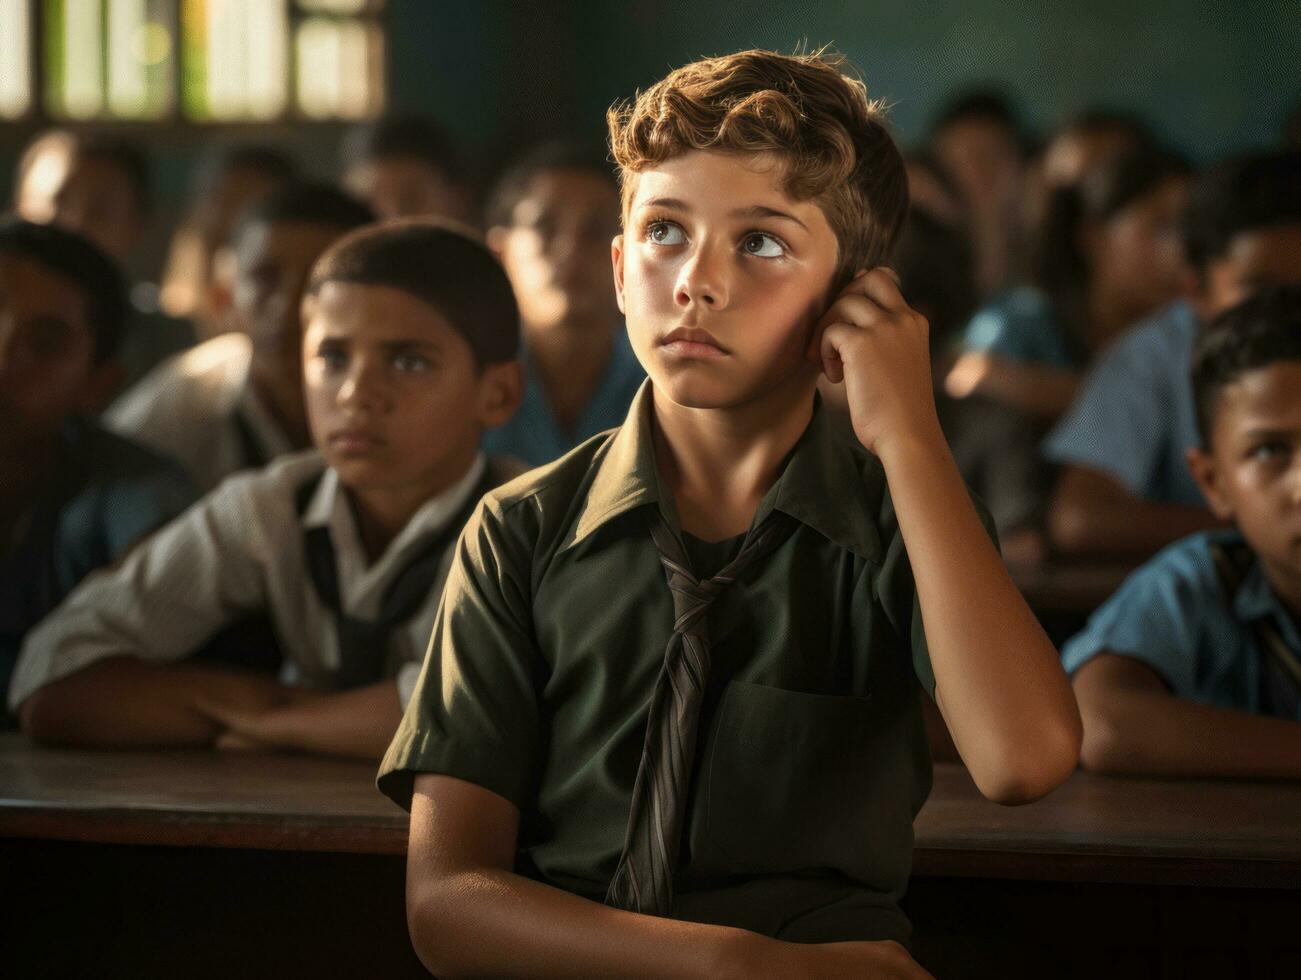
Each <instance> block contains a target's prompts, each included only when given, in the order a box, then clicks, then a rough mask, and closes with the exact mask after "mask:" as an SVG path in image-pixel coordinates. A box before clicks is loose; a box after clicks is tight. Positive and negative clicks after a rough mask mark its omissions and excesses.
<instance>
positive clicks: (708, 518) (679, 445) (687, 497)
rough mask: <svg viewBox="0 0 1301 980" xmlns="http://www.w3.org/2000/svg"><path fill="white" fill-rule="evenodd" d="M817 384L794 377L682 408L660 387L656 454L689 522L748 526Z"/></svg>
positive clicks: (694, 531)
mask: <svg viewBox="0 0 1301 980" xmlns="http://www.w3.org/2000/svg"><path fill="white" fill-rule="evenodd" d="M813 390H814V385H813V383H812V382H811V381H810V382H808V383H800V384H787V385H783V386H780V387H778V388H777V389H776V390H774V391H772V392H770V393H769V394H768V395H766V396H765V397H764V398H762V399H757V400H755V401H752V402H747V403H746V404H744V405H740V406H737V407H735V408H728V409H692V408H683V407H682V406H680V405H676V404H674V403H673V402H671V401H669V399H668V398H666V397H664V396H662V395H660V394H659V393H658V392H654V394H653V398H654V402H653V406H654V422H655V424H654V439H655V459H656V465H657V467H658V469H659V474H660V479H661V481H662V482H663V484H664V487H665V488H666V489H667V490H668V491H669V492H670V493H672V494H673V500H674V504H675V505H676V507H677V512H678V519H679V520H680V521H681V524H682V530H684V531H686V532H687V533H688V534H691V535H693V536H694V537H697V538H700V539H702V540H704V541H721V540H723V539H725V538H731V537H736V536H737V535H740V534H744V533H745V532H746V531H747V530H748V529H749V527H750V524H751V522H752V521H753V520H754V515H755V511H757V510H758V508H759V504H760V502H761V501H762V500H763V497H764V494H766V493H767V492H768V491H769V489H771V488H772V485H773V484H774V483H775V482H776V481H777V478H778V477H779V476H780V475H781V466H782V463H783V461H784V460H785V459H786V457H787V456H788V455H789V454H790V451H791V450H792V449H793V448H794V447H795V443H796V442H798V441H799V438H800V436H801V435H803V433H804V430H805V429H807V428H808V425H809V420H810V419H811V418H812V416H813Z"/></svg>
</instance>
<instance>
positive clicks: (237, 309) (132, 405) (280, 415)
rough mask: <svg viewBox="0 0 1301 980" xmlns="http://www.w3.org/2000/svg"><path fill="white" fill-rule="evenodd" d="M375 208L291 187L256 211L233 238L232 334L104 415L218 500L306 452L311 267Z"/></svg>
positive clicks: (339, 194) (171, 366) (165, 369)
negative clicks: (238, 475) (305, 306)
mask: <svg viewBox="0 0 1301 980" xmlns="http://www.w3.org/2000/svg"><path fill="white" fill-rule="evenodd" d="M371 220H373V215H372V213H371V211H370V209H369V208H368V207H366V205H364V204H363V203H361V202H360V201H358V200H357V199H355V198H353V197H352V196H350V195H348V194H345V193H344V192H343V191H341V190H338V189H337V188H335V187H332V186H330V185H328V184H288V185H286V186H284V187H282V188H281V189H280V190H278V191H275V192H273V193H272V194H271V195H270V196H269V197H267V198H265V199H264V200H262V201H261V202H260V203H258V204H255V205H254V206H253V207H252V209H251V210H249V211H248V212H247V213H246V214H245V215H244V216H243V217H242V218H241V219H240V221H239V223H238V225H237V226H236V228H235V231H234V233H233V235H232V238H231V243H232V249H233V253H234V258H235V262H234V282H233V286H232V294H231V303H232V311H233V314H234V320H233V323H236V324H238V327H239V329H238V330H236V331H233V332H231V333H227V334H223V335H221V336H218V337H214V338H212V339H211V340H208V341H205V342H204V343H202V344H200V345H199V346H197V347H195V348H193V349H192V350H189V351H186V352H185V353H184V354H181V355H178V356H177V357H175V358H173V359H172V360H170V361H167V362H166V363H164V364H161V365H159V366H158V367H157V368H156V369H155V370H154V371H153V372H152V373H151V374H150V375H149V376H148V377H146V378H145V379H144V380H143V381H142V382H141V383H140V384H139V385H137V386H136V387H135V388H134V389H133V390H132V391H130V392H128V393H127V394H126V395H125V396H124V397H123V398H122V399H121V400H120V401H119V402H118V403H116V404H115V405H114V406H113V407H112V409H111V410H110V411H109V413H108V415H107V416H106V421H107V422H108V424H109V425H110V426H111V427H112V428H113V429H114V430H115V431H117V432H120V433H122V434H124V435H128V436H130V437H132V438H135V439H137V440H139V441H140V442H143V443H144V444H146V445H148V446H152V447H154V448H155V449H157V450H158V451H160V452H164V453H166V454H168V455H170V456H172V457H174V458H175V459H177V460H178V461H180V462H181V464H182V465H183V466H184V467H185V469H186V471H187V472H188V473H189V474H190V476H191V478H192V479H193V480H194V482H195V483H196V485H198V486H199V488H200V489H202V490H205V491H207V490H211V489H212V488H213V487H215V486H216V485H217V484H218V483H220V482H221V481H222V480H223V479H225V478H226V477H227V476H229V475H230V474H232V473H235V472H237V471H239V470H243V469H247V468H250V467H259V466H264V465H266V464H267V463H269V462H270V461H271V460H272V459H274V458H276V457H277V456H281V455H284V454H285V453H289V452H292V451H294V450H298V449H303V448H305V447H306V446H307V445H308V443H309V441H310V439H309V434H308V431H307V416H306V409H305V408H304V405H303V389H302V362H301V339H302V328H301V325H300V322H299V307H300V306H301V305H302V300H303V290H304V289H305V288H306V285H307V277H308V274H309V273H310V272H311V269H312V264H313V263H314V262H315V261H316V260H317V258H318V257H319V256H320V255H321V253H322V252H324V251H325V250H326V249H327V248H329V246H330V245H331V244H332V243H333V242H334V241H335V240H336V239H338V238H340V237H341V236H342V235H343V234H344V233H346V232H348V231H350V230H352V229H353V228H357V227H359V226H361V225H364V224H368V223H369V222H370V221H371Z"/></svg>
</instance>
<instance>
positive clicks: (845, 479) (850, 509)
mask: <svg viewBox="0 0 1301 980" xmlns="http://www.w3.org/2000/svg"><path fill="white" fill-rule="evenodd" d="M652 418H653V402H652V386H651V382H650V380H649V379H647V380H646V381H644V382H642V386H641V388H639V389H638V391H637V395H636V397H635V398H633V402H632V407H631V408H630V409H629V410H628V417H627V419H626V420H625V421H624V423H623V425H622V426H620V427H619V429H618V430H617V431H616V432H615V434H614V435H613V436H612V437H611V439H610V441H609V442H608V443H607V444H606V446H605V447H604V448H603V449H602V451H601V455H600V456H599V457H598V460H597V462H596V464H595V465H596V474H595V476H594V477H593V478H592V483H591V485H590V487H589V488H588V492H587V495H586V497H585V498H584V500H583V502H582V505H581V506H580V508H579V511H578V516H577V519H576V520H575V522H574V525H573V530H572V531H571V532H570V534H569V536H568V538H567V540H566V541H565V543H564V545H563V546H562V548H561V550H562V551H563V550H565V549H567V548H570V547H573V546H574V545H576V544H578V543H579V542H581V541H583V540H584V539H585V538H587V537H589V536H590V535H591V534H593V533H594V532H595V531H596V530H597V529H598V528H600V527H601V526H602V525H604V524H606V523H608V522H610V521H612V520H614V519H615V518H616V517H618V516H620V515H621V514H625V513H627V512H628V511H630V510H632V509H634V508H636V507H641V506H644V505H646V504H653V503H659V504H661V506H663V507H665V509H666V510H667V511H668V512H669V513H670V514H672V512H673V507H672V503H673V501H672V497H671V495H670V494H668V493H666V492H665V491H664V489H663V488H662V487H661V486H660V481H659V471H658V469H657V468H656V465H655V448H654V442H653V440H652V433H651V425H652ZM862 455H863V456H864V459H863V460H862V461H861V465H860V461H859V460H857V459H856V458H855V456H856V454H855V451H854V449H853V448H852V447H851V446H849V445H847V444H846V441H845V438H844V437H843V436H841V435H839V434H838V433H837V432H836V431H835V426H834V423H833V421H832V420H831V419H830V418H828V413H827V410H826V409H825V408H823V407H822V404H821V399H820V398H817V401H816V402H815V404H814V409H813V418H812V419H811V420H810V422H809V425H808V427H807V428H806V429H805V430H804V434H803V435H802V436H800V439H799V441H798V442H797V443H796V444H795V448H794V449H793V450H792V451H791V454H790V456H789V458H788V459H787V461H786V465H785V467H784V468H783V470H782V473H781V475H780V476H779V477H778V478H777V482H776V483H774V484H773V485H772V487H771V488H770V489H769V490H768V492H767V493H766V494H765V495H764V498H763V500H762V501H760V503H759V508H758V510H757V511H756V513H755V523H756V524H757V523H758V522H760V521H762V520H763V519H764V518H765V517H767V516H768V514H769V513H771V512H772V511H773V510H778V511H781V512H782V513H784V514H787V515H789V516H791V517H793V518H795V519H796V520H797V521H799V522H800V523H801V524H804V525H806V526H807V527H809V528H811V529H813V530H814V531H817V532H818V533H819V534H821V535H822V536H823V537H825V538H827V539H828V540H829V541H831V542H832V543H834V544H837V545H840V546H841V547H843V548H845V549H847V550H849V551H852V552H853V553H854V554H856V555H858V556H859V557H860V558H862V559H864V560H865V561H871V562H876V561H879V560H880V555H881V534H880V531H879V530H878V529H877V526H876V520H875V518H874V517H873V515H872V514H871V513H870V511H869V508H868V500H869V498H870V497H871V496H872V495H871V494H869V493H868V487H869V485H870V484H871V483H873V482H877V481H883V480H884V474H883V472H882V471H881V468H880V464H879V463H878V462H877V461H876V459H875V458H874V457H871V456H870V455H868V454H867V453H866V452H865V451H863V453H862ZM847 487H851V488H858V489H859V491H860V492H859V493H857V494H854V495H853V496H848V497H846V496H842V495H841V494H842V493H843V488H847Z"/></svg>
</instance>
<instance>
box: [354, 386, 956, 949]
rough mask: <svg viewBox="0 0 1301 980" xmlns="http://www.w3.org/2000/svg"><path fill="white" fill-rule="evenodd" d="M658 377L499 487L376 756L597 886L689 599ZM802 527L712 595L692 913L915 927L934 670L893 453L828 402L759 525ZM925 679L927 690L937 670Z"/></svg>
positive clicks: (390, 781) (776, 931)
mask: <svg viewBox="0 0 1301 980" xmlns="http://www.w3.org/2000/svg"><path fill="white" fill-rule="evenodd" d="M651 417H652V389H651V387H650V384H649V382H647V384H645V385H644V386H643V387H642V389H641V391H640V392H639V393H638V395H637V398H636V399H635V401H634V402H633V405H632V408H631V410H630V412H629V415H628V419H627V421H626V422H625V423H624V425H623V426H622V427H620V428H619V429H615V430H613V431H611V432H608V433H605V434H604V435H601V436H597V437H595V438H593V439H591V440H589V441H587V442H585V443H583V444H582V445H581V446H579V447H578V448H576V449H575V450H574V451H573V452H571V453H569V454H568V455H567V456H565V457H563V458H562V459H560V460H558V461H557V462H555V463H553V464H551V465H549V466H546V467H543V468H541V469H537V470H533V471H532V472H530V473H527V474H525V475H524V476H522V477H520V478H519V479H517V480H515V481H514V482H512V483H508V484H506V485H505V486H504V487H501V488H499V489H498V490H496V491H494V492H493V493H490V494H489V495H488V496H487V497H485V498H484V501H483V503H482V504H481V505H480V506H479V509H478V511H477V513H476V515H475V516H474V517H473V518H472V519H471V521H470V523H469V524H468V525H467V527H466V529H465V531H464V533H463V535H462V537H461V541H460V544H459V546H458V550H457V555H456V559H455V562H454V565H453V568H452V571H451V573H450V575H449V578H448V580H447V585H446V589H445V591H444V593H443V602H442V607H441V610H440V612H439V615H438V619H437V622H436V623H435V625H434V633H433V638H432V640H431V644H430V649H429V654H428V656H427V657H426V660H425V664H424V668H423V672H422V674H421V677H420V679H419V681H418V682H417V685H416V689H415V693H414V695H413V696H412V698H411V702H410V705H409V707H408V708H407V712H406V716H405V718H404V719H403V721H402V724H401V726H400V727H399V729H398V731H397V734H396V736H395V738H394V740H393V743H392V745H391V746H390V748H389V750H388V754H387V755H386V757H385V759H384V761H383V764H382V766H381V769H380V774H379V787H380V789H381V790H382V791H383V792H384V793H386V794H388V795H389V796H390V797H392V798H393V799H394V800H395V801H397V802H398V803H399V804H401V805H402V806H404V807H407V808H409V807H410V804H411V794H412V786H413V782H414V776H415V775H416V774H417V773H423V772H428V773H441V774H444V775H449V776H454V777H457V778H459V779H464V780H468V781H470V782H473V783H476V784H478V785H480V786H483V787H485V788H487V789H489V790H491V791H492V792H494V793H497V794H499V795H501V796H503V797H505V798H506V799H508V800H510V801H511V802H512V803H514V804H515V805H516V806H517V807H518V808H519V810H520V814H521V824H520V841H519V844H520V869H521V870H522V871H524V872H526V873H528V874H530V875H532V876H535V877H537V878H539V879H540V880H542V881H545V882H548V883H550V884H553V885H556V886H558V887H560V888H563V889H566V890H568V891H571V892H575V893H578V894H580V895H584V896H586V897H589V898H593V899H597V900H600V899H601V898H602V897H603V896H604V894H605V891H606V886H607V884H608V882H609V880H610V877H611V875H612V874H613V872H614V868H615V864H616V862H617V860H618V858H619V854H620V851H621V849H622V846H623V841H624V832H625V828H626V825H627V820H628V813H629V807H630V804H631V799H632V788H633V782H634V779H635V778H636V774H637V767H638V763H639V760H640V758H641V751H642V743H643V740H644V738H645V730H646V720H647V714H648V710H649V703H650V699H651V693H652V691H653V689H654V686H655V681H656V677H657V676H658V674H659V672H660V669H661V666H662V663H663V657H664V651H665V645H666V643H667V642H668V639H669V636H670V634H671V632H672V624H673V601H672V597H671V596H670V594H669V590H668V586H667V584H666V582H665V576H664V571H663V568H662V566H661V564H660V560H659V555H658V552H657V551H656V549H655V546H654V544H653V543H652V541H651V537H650V531H649V527H650V519H651V517H652V516H653V514H654V510H653V508H655V507H657V506H661V507H665V509H666V513H668V514H669V515H670V516H671V514H672V504H671V500H669V501H664V500H663V497H664V494H663V493H662V491H661V489H660V486H659V480H658V477H657V475H656V468H655V460H654V453H653V446H652V441H651V425H652V421H651ZM773 509H776V510H779V511H782V512H784V513H785V514H787V515H789V516H790V517H792V518H795V525H794V527H795V530H794V531H793V532H792V534H791V535H790V537H789V538H787V539H786V540H785V541H784V543H783V544H782V545H780V546H779V547H778V548H777V549H776V550H775V551H774V552H773V553H772V554H771V556H769V557H768V558H767V559H766V561H765V562H764V563H763V565H762V567H759V568H756V569H752V570H750V571H749V572H747V573H746V575H745V576H743V577H742V578H741V579H740V580H739V581H737V582H736V583H734V584H733V585H732V586H730V587H729V588H728V589H727V590H726V591H725V592H724V593H723V594H722V596H721V597H720V598H719V599H718V600H717V602H716V603H715V605H714V607H713V609H712V610H711V613H710V619H709V629H710V635H711V645H712V654H713V663H712V669H711V676H710V680H709V686H708V690H707V695H706V701H705V706H704V710H703V713H702V716H701V720H700V729H699V731H700V735H699V739H698V746H697V757H696V760H695V766H694V770H693V776H692V790H691V793H690V797H689V800H688V812H687V820H686V829H685V832H684V841H683V847H682V864H681V867H680V868H679V871H678V874H677V877H676V893H677V903H676V905H675V908H674V914H675V915H677V916H680V917H682V918H690V919H694V920H697V921H708V922H718V923H728V924H733V925H737V926H741V927H744V928H750V929H754V930H756V931H760V932H764V933H767V934H769V935H780V936H782V937H783V938H788V939H794V940H802V941H830V940H835V939H879V938H894V939H902V938H906V936H907V931H908V925H907V920H906V919H905V918H904V917H903V915H902V913H900V912H899V910H898V906H897V901H898V899H899V897H900V896H901V895H902V893H903V890H904V887H905V885H906V883H907V879H908V874H909V870H910V866H911V860H912V821H913V817H914V816H915V815H916V813H917V811H918V810H919V809H920V807H921V805H922V802H923V801H924V800H925V798H926V795H927V793H928V792H929V790H930V782H931V770H930V757H929V754H928V751H927V743H926V737H925V731H924V727H923V722H922V712H921V701H920V698H921V692H922V689H923V688H925V689H926V690H927V691H928V692H932V693H933V689H934V683H935V682H934V677H933V675H932V673H931V666H930V659H929V656H928V654H927V650H926V639H925V635H924V633H923V630H922V623H921V614H920V611H919V609H918V605H917V600H916V593H915V589H914V587H913V580H912V573H911V569H910V567H909V564H908V558H907V555H906V553H905V551H904V546H903V539H902V537H901V536H900V534H899V528H898V525H897V523H896V520H895V516H894V510H893V507H892V506H891V502H890V496H889V493H888V491H887V487H886V481H885V475H884V471H883V470H882V468H881V464H880V463H879V461H878V460H877V459H876V458H875V457H874V456H872V455H871V454H870V453H868V452H866V451H865V450H863V449H862V448H861V447H858V446H857V445H851V444H849V443H848V442H847V441H846V440H845V439H844V437H843V436H842V435H840V434H838V433H837V432H836V431H835V430H834V427H833V425H832V424H830V420H829V419H828V417H827V415H826V413H825V412H824V411H823V410H822V409H821V408H818V409H815V412H814V415H813V419H812V421H811V422H810V424H809V426H808V429H807V430H806V431H805V433H804V435H803V436H802V437H801V439H800V441H799V442H798V444H797V445H796V447H795V448H794V450H793V451H792V453H791V455H790V457H789V458H788V460H787V463H786V465H785V467H784V469H783V471H782V474H781V476H780V477H779V478H778V480H777V482H776V483H775V484H774V485H773V487H772V488H771V489H770V491H769V492H768V494H767V495H766V497H765V498H764V500H763V502H762V503H761V504H760V507H759V510H758V512H757V513H756V515H755V521H756V522H758V521H761V520H762V519H763V518H764V517H765V516H766V515H767V514H768V513H769V511H771V510H773ZM919 680H920V682H921V683H920V684H919V683H918V681H919Z"/></svg>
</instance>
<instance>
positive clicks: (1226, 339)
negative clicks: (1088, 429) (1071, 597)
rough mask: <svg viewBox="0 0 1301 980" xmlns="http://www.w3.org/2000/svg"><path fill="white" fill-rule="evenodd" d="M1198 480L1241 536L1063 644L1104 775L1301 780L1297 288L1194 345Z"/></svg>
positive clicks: (1281, 291) (1182, 546)
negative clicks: (1199, 438)
mask: <svg viewBox="0 0 1301 980" xmlns="http://www.w3.org/2000/svg"><path fill="white" fill-rule="evenodd" d="M1192 391H1193V400H1194V403H1195V405H1196V408H1197V416H1198V424H1199V426H1200V428H1201V432H1202V438H1203V446H1202V447H1201V448H1197V449H1191V450H1189V452H1188V461H1189V465H1190V468H1191V470H1192V475H1193V477H1194V478H1195V479H1196V481H1197V483H1198V485H1199V486H1200V487H1201V489H1202V493H1203V494H1205V496H1206V499H1207V501H1208V502H1209V503H1210V506H1211V509H1212V510H1213V511H1214V513H1215V515H1216V517H1218V518H1220V519H1221V520H1225V521H1232V522H1233V523H1234V524H1235V525H1236V527H1235V528H1234V529H1233V530H1223V531H1209V532H1204V533H1201V534H1195V535H1193V536H1192V537H1188V538H1185V539H1184V540H1182V541H1179V542H1177V543H1175V544H1173V545H1171V546H1170V547H1168V548H1166V549H1165V550H1164V551H1163V552H1161V553H1160V554H1159V555H1157V556H1156V557H1155V558H1154V559H1152V561H1150V562H1149V563H1148V564H1146V565H1145V566H1143V568H1141V569H1139V571H1137V572H1136V573H1135V574H1134V575H1133V576H1132V577H1131V578H1130V579H1129V580H1128V581H1126V583H1125V584H1124V585H1123V586H1122V587H1121V589H1120V591H1119V592H1117V593H1116V595H1115V596H1114V597H1113V598H1112V599H1111V600H1110V601H1109V602H1107V604H1106V605H1105V606H1103V607H1102V608H1101V609H1100V610H1098V612H1097V613H1095V614H1094V616H1093V618H1092V619H1091V620H1090V621H1089V625H1088V628H1087V629H1085V631H1084V632H1083V633H1081V634H1080V635H1079V636H1077V637H1075V638H1074V639H1073V640H1071V642H1070V643H1068V644H1067V645H1066V646H1065V648H1064V649H1063V651H1062V656H1063V659H1064V662H1065V665H1066V667H1067V669H1068V670H1070V671H1072V672H1073V673H1074V678H1075V679H1074V684H1075V691H1076V694H1077V696H1078V697H1079V701H1080V710H1081V713H1082V714H1083V716H1084V749H1083V761H1084V764H1085V766H1086V767H1088V768H1090V769H1094V770H1098V771H1101V772H1120V773H1155V774H1166V775H1197V776H1255V777H1274V778H1288V779H1298V778H1301V633H1299V632H1298V629H1297V624H1298V622H1299V621H1301V286H1277V287H1272V288H1269V289H1266V290H1264V291H1262V292H1261V293H1259V294H1257V295H1256V296H1255V297H1253V298H1252V299H1249V300H1248V301H1247V302H1245V303H1243V304H1241V305H1240V306H1237V307H1235V308H1233V309H1231V310H1229V311H1228V312H1227V313H1225V314H1223V315H1222V316H1221V317H1220V319H1219V320H1217V321H1214V322H1213V323H1212V324H1211V325H1210V326H1209V327H1208V328H1207V329H1206V331H1205V332H1204V333H1203V334H1202V336H1201V337H1200V338H1199V339H1198V341H1197V345H1196V347H1195V348H1194V354H1193V370H1192Z"/></svg>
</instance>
